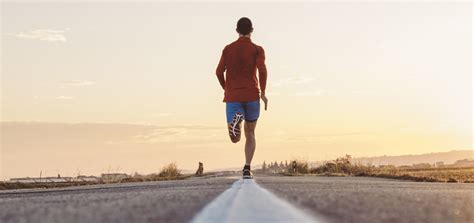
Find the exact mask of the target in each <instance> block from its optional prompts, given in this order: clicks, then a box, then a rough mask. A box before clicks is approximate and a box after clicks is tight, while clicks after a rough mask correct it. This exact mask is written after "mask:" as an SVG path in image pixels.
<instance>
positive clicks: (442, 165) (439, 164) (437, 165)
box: [435, 161, 444, 167]
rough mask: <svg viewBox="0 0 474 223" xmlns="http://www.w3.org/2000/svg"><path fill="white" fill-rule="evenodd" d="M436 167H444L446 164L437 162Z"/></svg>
mask: <svg viewBox="0 0 474 223" xmlns="http://www.w3.org/2000/svg"><path fill="white" fill-rule="evenodd" d="M435 166H436V167H444V162H443V161H439V162H436V163H435Z"/></svg>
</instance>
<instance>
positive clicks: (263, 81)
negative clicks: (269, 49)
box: [257, 47, 268, 110]
mask: <svg viewBox="0 0 474 223" xmlns="http://www.w3.org/2000/svg"><path fill="white" fill-rule="evenodd" d="M257 69H258V81H259V84H260V91H261V95H260V98H261V99H262V101H263V103H264V104H265V110H267V105H268V98H267V96H266V95H265V90H266V87H267V67H266V66H265V51H264V50H263V48H262V47H258V54H257Z"/></svg>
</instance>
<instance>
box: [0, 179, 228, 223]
mask: <svg viewBox="0 0 474 223" xmlns="http://www.w3.org/2000/svg"><path fill="white" fill-rule="evenodd" d="M234 181H235V179H226V178H214V179H196V180H180V181H161V182H146V183H127V184H110V185H94V186H84V187H76V188H67V189H60V190H57V189H51V190H50V189H47V190H32V191H31V190H29V191H28V192H27V193H24V192H23V193H21V192H20V193H18V191H17V192H14V193H11V192H10V193H5V192H4V191H3V192H2V193H0V222H1V223H20V222H21V223H23V222H25V223H26V222H32V223H69V222H84V223H100V222H104V223H107V222H114V223H122V222H124V223H125V222H127V223H141V222H153V223H159V222H166V223H168V222H171V223H173V222H187V221H190V220H191V218H192V217H193V215H194V214H195V213H197V212H198V211H199V210H200V209H201V208H203V207H204V206H205V205H206V204H207V203H209V202H211V201H212V200H213V199H214V198H215V197H217V196H218V195H219V194H220V193H222V192H224V191H225V190H226V189H227V188H228V187H230V186H231V184H232V183H233V182H234Z"/></svg>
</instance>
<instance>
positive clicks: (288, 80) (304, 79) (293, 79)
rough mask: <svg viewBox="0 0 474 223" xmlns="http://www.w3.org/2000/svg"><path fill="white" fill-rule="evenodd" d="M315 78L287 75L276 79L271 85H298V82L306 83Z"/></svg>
mask: <svg viewBox="0 0 474 223" xmlns="http://www.w3.org/2000/svg"><path fill="white" fill-rule="evenodd" d="M314 79H315V78H313V77H289V78H283V79H280V80H278V81H277V82H276V83H274V84H273V87H281V86H287V85H299V84H306V83H309V82H312V81H314Z"/></svg>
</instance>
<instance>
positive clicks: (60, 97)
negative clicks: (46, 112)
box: [56, 95, 73, 100]
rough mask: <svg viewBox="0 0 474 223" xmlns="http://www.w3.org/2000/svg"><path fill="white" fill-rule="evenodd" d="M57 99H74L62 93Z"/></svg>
mask: <svg viewBox="0 0 474 223" xmlns="http://www.w3.org/2000/svg"><path fill="white" fill-rule="evenodd" d="M56 99H57V100H71V99H73V97H71V96H63V95H61V96H57V97H56Z"/></svg>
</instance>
